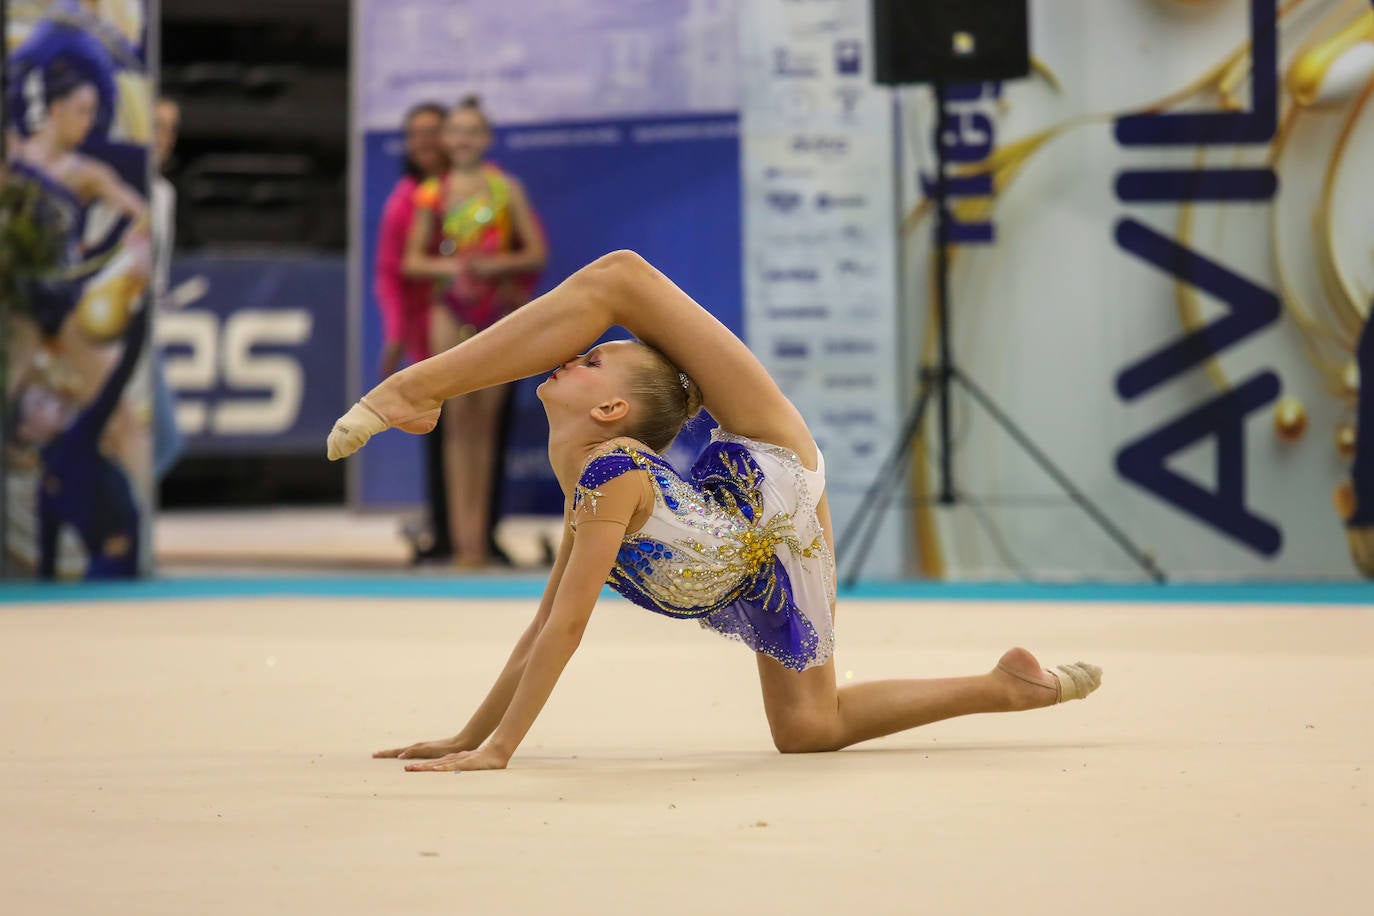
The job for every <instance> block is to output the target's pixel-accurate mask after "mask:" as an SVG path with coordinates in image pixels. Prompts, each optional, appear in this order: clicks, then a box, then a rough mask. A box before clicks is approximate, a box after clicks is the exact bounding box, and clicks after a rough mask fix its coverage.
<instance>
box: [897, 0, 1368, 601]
mask: <svg viewBox="0 0 1374 916" xmlns="http://www.w3.org/2000/svg"><path fill="white" fill-rule="evenodd" d="M1184 2H1189V3H1191V2H1194V0H1184ZM1201 2H1205V0H1201ZM1312 5H1313V0H1288V2H1286V3H1282V4H1280V6H1279V8H1278V10H1277V28H1279V29H1280V30H1282V29H1283V28H1284V27H1285V26H1286V25H1288V24H1289V23H1290V22H1291V17H1292V14H1293V13H1294V12H1296V11H1298V10H1299V9H1301V8H1304V7H1308V8H1310V7H1311V6H1312ZM1252 68H1253V56H1252V48H1251V45H1250V42H1249V41H1245V42H1242V43H1241V44H1240V45H1238V46H1237V47H1236V48H1235V50H1233V51H1232V52H1230V53H1229V54H1227V55H1226V56H1225V57H1224V58H1222V59H1221V60H1220V61H1219V62H1218V63H1216V64H1215V65H1214V66H1212V67H1210V68H1209V69H1208V70H1206V71H1205V72H1204V73H1202V74H1201V75H1200V76H1198V77H1197V78H1196V79H1194V80H1192V81H1191V82H1189V83H1187V84H1186V85H1184V86H1183V87H1181V88H1180V89H1178V90H1176V91H1174V92H1171V93H1169V94H1167V95H1165V96H1163V97H1162V98H1160V99H1157V100H1155V101H1154V102H1152V103H1150V104H1147V105H1145V106H1143V107H1140V108H1133V109H1128V110H1123V111H1117V112H1104V113H1099V114H1084V115H1079V116H1076V117H1073V118H1069V119H1067V120H1065V121H1063V122H1061V123H1060V124H1057V125H1053V126H1050V127H1047V128H1044V129H1042V130H1039V131H1036V132H1034V133H1032V134H1030V135H1029V136H1026V137H1022V138H1020V139H1017V140H1014V141H1012V142H1010V143H1007V144H1005V145H1003V146H999V147H998V148H997V149H995V150H994V151H993V152H992V154H991V155H989V156H988V158H987V159H985V160H984V161H982V162H979V163H973V164H969V165H964V166H959V167H955V168H951V169H950V175H951V177H953V178H971V177H974V176H978V175H985V174H987V175H991V176H992V188H993V190H992V194H991V195H989V196H987V197H981V198H973V197H966V198H960V199H958V200H957V201H955V202H954V203H953V204H952V205H951V212H952V213H953V214H954V216H955V217H956V219H958V221H960V222H983V221H987V220H989V219H991V217H992V215H993V214H994V212H995V211H996V208H997V204H998V202H999V200H1000V198H1002V196H1003V195H1004V194H1005V192H1006V191H1007V189H1008V188H1009V187H1010V186H1011V185H1012V183H1013V182H1014V181H1015V180H1016V178H1017V177H1018V176H1019V175H1020V174H1021V172H1022V171H1023V169H1024V168H1025V166H1026V164H1027V163H1028V162H1030V160H1031V159H1032V158H1033V157H1035V156H1036V155H1037V154H1038V153H1040V152H1041V151H1042V150H1043V149H1044V148H1045V147H1047V146H1048V145H1049V143H1050V142H1051V141H1053V140H1055V139H1057V138H1058V137H1060V136H1062V135H1064V134H1065V133H1067V132H1068V131H1070V130H1073V129H1075V128H1078V127H1083V126H1087V125H1090V124H1101V123H1111V122H1114V121H1115V120H1117V119H1118V118H1120V117H1123V116H1126V115H1129V114H1158V113H1162V112H1165V111H1168V110H1170V109H1173V108H1175V107H1178V106H1180V105H1183V104H1185V103H1188V102H1192V101H1195V100H1197V99H1199V98H1210V99H1211V100H1212V103H1213V105H1214V107H1219V108H1221V109H1223V110H1232V111H1239V110H1244V107H1245V102H1244V101H1243V99H1242V93H1243V90H1244V88H1245V86H1246V85H1247V83H1248V81H1249V78H1250V75H1251V70H1252ZM1280 68H1281V73H1283V75H1284V78H1283V80H1282V81H1281V83H1280V95H1281V98H1280V117H1279V126H1278V130H1277V132H1276V134H1275V136H1274V139H1273V140H1272V141H1271V143H1270V147H1269V150H1268V155H1267V159H1266V161H1267V164H1268V165H1269V166H1270V167H1271V168H1273V169H1274V170H1275V171H1276V172H1277V171H1278V170H1279V169H1280V167H1281V165H1282V160H1283V154H1284V152H1285V150H1286V149H1287V148H1288V147H1289V140H1290V139H1291V138H1292V136H1293V135H1294V133H1295V132H1296V130H1297V127H1298V122H1299V121H1300V119H1301V118H1302V116H1303V114H1304V113H1306V112H1309V111H1316V110H1322V111H1327V112H1332V111H1335V112H1341V113H1342V122H1341V127H1340V132H1339V134H1338V136H1337V138H1336V140H1335V142H1334V143H1333V146H1332V149H1331V153H1330V155H1329V158H1328V160H1327V163H1326V167H1325V170H1324V174H1323V178H1322V186H1321V196H1320V201H1319V203H1318V205H1317V207H1316V209H1315V211H1314V212H1313V213H1312V220H1313V229H1314V232H1313V238H1314V242H1315V244H1316V246H1317V251H1316V252H1315V254H1316V257H1315V258H1314V261H1315V263H1316V265H1317V268H1318V275H1319V280H1320V284H1321V291H1322V296H1321V299H1322V308H1321V309H1319V308H1316V307H1314V306H1313V305H1312V304H1311V303H1310V302H1309V301H1308V300H1307V299H1306V298H1305V297H1304V296H1303V295H1302V293H1300V292H1299V290H1298V288H1297V285H1296V284H1295V283H1294V281H1293V279H1292V277H1291V276H1290V274H1289V272H1288V270H1287V268H1286V267H1285V265H1284V259H1283V257H1282V254H1283V250H1284V249H1283V245H1282V241H1281V238H1280V232H1279V229H1280V219H1279V216H1280V214H1279V208H1278V198H1277V197H1276V198H1275V200H1274V201H1273V202H1272V203H1271V206H1270V208H1269V246H1270V251H1271V254H1272V258H1273V264H1274V272H1275V277H1276V280H1277V285H1278V292H1279V298H1280V300H1281V302H1282V303H1283V307H1284V312H1285V314H1287V315H1289V316H1290V317H1291V318H1292V319H1293V323H1294V326H1295V327H1296V328H1297V330H1298V332H1299V334H1300V336H1301V338H1302V341H1303V352H1304V356H1305V358H1306V359H1307V360H1308V361H1309V363H1310V364H1311V365H1312V366H1313V367H1314V368H1315V369H1316V370H1317V372H1318V373H1319V375H1320V377H1321V378H1322V379H1323V381H1324V385H1325V387H1326V389H1327V390H1328V391H1329V392H1330V393H1331V394H1332V395H1334V396H1336V397H1339V398H1341V399H1342V400H1343V401H1345V402H1347V403H1349V404H1353V403H1354V401H1355V399H1356V397H1357V396H1358V392H1359V379H1358V373H1357V372H1356V371H1355V364H1354V362H1353V353H1354V348H1355V342H1356V340H1357V338H1358V335H1359V333H1360V329H1361V328H1362V327H1363V324H1364V322H1365V321H1368V320H1370V319H1371V315H1370V306H1369V299H1370V292H1371V291H1369V290H1362V289H1358V288H1357V287H1356V284H1355V283H1354V281H1352V280H1351V279H1350V278H1349V276H1348V275H1347V273H1346V271H1345V270H1344V269H1343V267H1342V265H1341V259H1340V257H1339V255H1338V252H1337V249H1336V245H1335V242H1334V235H1335V215H1334V212H1333V211H1334V204H1335V201H1336V196H1335V192H1336V187H1337V184H1338V180H1339V176H1340V172H1341V168H1342V165H1343V163H1344V161H1345V158H1346V154H1347V151H1348V148H1349V146H1350V142H1351V138H1352V137H1353V136H1354V134H1355V128H1356V125H1357V124H1358V123H1359V121H1360V119H1361V117H1362V115H1363V114H1364V112H1365V109H1366V108H1367V107H1368V104H1369V100H1370V97H1371V96H1374V11H1371V10H1370V8H1369V6H1368V4H1367V3H1366V2H1364V0H1340V2H1337V3H1335V4H1333V5H1332V6H1331V7H1330V8H1329V9H1325V10H1322V11H1321V18H1320V20H1319V21H1318V22H1317V23H1316V24H1315V25H1313V26H1312V27H1311V29H1310V30H1309V32H1308V34H1307V35H1306V36H1305V39H1304V40H1303V42H1302V44H1301V45H1300V47H1299V48H1298V50H1297V51H1296V52H1295V53H1294V54H1293V55H1292V57H1291V62H1290V63H1289V64H1288V66H1287V67H1286V68H1285V67H1283V65H1282V64H1280ZM1035 72H1036V73H1037V74H1038V75H1040V76H1042V77H1044V78H1045V79H1046V82H1047V83H1049V84H1050V85H1051V86H1052V87H1053V88H1054V89H1055V91H1056V92H1057V91H1058V90H1059V81H1058V79H1057V78H1056V77H1054V74H1053V72H1052V71H1051V70H1050V68H1049V67H1048V66H1046V65H1044V64H1043V63H1041V62H1037V66H1036V67H1035ZM1005 106H1006V103H1005V101H1003V107H1005ZM1205 159H1206V151H1205V150H1204V149H1201V148H1200V149H1198V151H1197V154H1196V160H1195V161H1196V162H1197V164H1198V165H1199V166H1201V165H1203V164H1204V163H1205ZM932 209H933V201H931V200H930V199H928V198H923V199H922V200H920V201H918V202H917V203H916V204H915V205H914V206H913V207H911V209H910V210H909V211H908V212H907V214H906V216H905V218H904V219H903V221H902V233H903V235H904V236H907V237H910V236H911V235H912V234H913V233H914V232H915V230H916V228H917V227H918V226H919V225H920V224H921V222H922V221H923V220H925V219H926V218H927V217H928V216H930V214H931V211H932ZM1196 209H1197V207H1196V205H1195V204H1193V203H1182V204H1180V207H1179V213H1178V224H1177V231H1178V236H1177V237H1178V240H1179V242H1180V243H1181V244H1184V245H1187V246H1190V247H1191V243H1192V238H1193V235H1194V232H1195V228H1196V225H1195V224H1196V220H1195V212H1196ZM958 252H959V246H957V245H952V246H949V249H948V257H949V262H950V266H951V268H953V266H954V264H955V263H956V259H957V256H958ZM928 283H929V286H930V287H931V289H930V299H931V301H933V300H934V295H935V290H934V283H935V278H934V277H933V275H932V276H930V277H928ZM1174 295H1175V302H1176V307H1177V310H1178V314H1179V321H1180V324H1181V325H1182V327H1183V328H1184V329H1185V330H1187V331H1189V332H1192V331H1197V330H1200V329H1201V328H1203V327H1204V326H1205V325H1206V321H1205V320H1204V319H1203V317H1202V307H1201V302H1200V297H1199V294H1198V292H1197V291H1196V290H1195V289H1194V288H1193V287H1192V286H1190V285H1188V284H1186V283H1184V282H1182V281H1181V280H1179V281H1175V285H1174ZM1324 312H1329V313H1330V317H1329V318H1328V317H1326V316H1325V314H1324ZM937 331H938V318H937V316H936V315H935V314H934V310H928V314H927V316H926V320H925V334H924V342H923V346H922V353H921V363H922V365H930V364H931V363H932V361H933V359H934V355H935V341H936V334H937ZM1204 368H1205V371H1206V372H1207V374H1208V377H1209V378H1210V379H1211V380H1212V382H1213V383H1214V384H1215V385H1216V386H1217V387H1218V388H1219V389H1222V390H1226V389H1228V388H1229V382H1228V380H1227V378H1226V375H1225V373H1224V371H1223V370H1222V368H1221V366H1220V364H1219V363H1218V361H1217V360H1216V359H1215V358H1213V359H1209V360H1207V361H1206V363H1205V364H1204ZM1276 411H1278V412H1276V415H1275V435H1276V437H1278V438H1280V439H1282V440H1284V441H1290V442H1292V441H1297V440H1299V439H1301V438H1302V436H1303V434H1304V433H1305V431H1306V428H1307V411H1306V408H1305V407H1303V406H1302V405H1301V404H1300V403H1298V402H1296V401H1294V402H1290V403H1285V404H1283V405H1280V407H1278V408H1276ZM1353 443H1354V428H1353V426H1352V425H1351V423H1349V422H1343V423H1342V424H1340V425H1339V426H1338V428H1337V429H1336V431H1335V434H1334V436H1333V444H1334V446H1335V451H1336V452H1337V454H1338V455H1339V456H1340V457H1341V458H1342V459H1343V460H1349V456H1350V453H1351V452H1352V451H1353ZM911 484H912V491H913V493H914V494H915V495H916V497H917V499H916V509H915V513H914V515H915V524H916V531H917V535H918V538H919V541H918V543H919V545H920V546H919V561H920V565H921V572H922V573H923V574H924V575H927V576H934V577H941V576H943V575H944V572H945V569H944V567H945V564H944V559H943V550H942V547H941V544H940V538H939V531H938V526H937V525H936V520H935V514H934V510H933V509H932V508H931V506H930V499H929V497H930V494H931V480H930V474H929V471H928V469H927V453H926V449H925V437H922V438H921V439H920V440H918V442H917V448H916V452H915V455H914V460H913V463H912V473H911ZM1337 501H1338V502H1339V497H1338V500H1337Z"/></svg>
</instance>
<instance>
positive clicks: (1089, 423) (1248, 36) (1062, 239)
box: [902, 0, 1374, 579]
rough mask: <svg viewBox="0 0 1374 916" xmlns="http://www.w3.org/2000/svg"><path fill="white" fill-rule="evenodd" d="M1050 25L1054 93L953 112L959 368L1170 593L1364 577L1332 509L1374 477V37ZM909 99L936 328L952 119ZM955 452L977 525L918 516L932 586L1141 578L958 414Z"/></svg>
mask: <svg viewBox="0 0 1374 916" xmlns="http://www.w3.org/2000/svg"><path fill="white" fill-rule="evenodd" d="M1031 23H1032V35H1031V50H1032V54H1033V57H1034V59H1035V60H1036V61H1037V64H1038V66H1037V70H1036V73H1035V75H1033V76H1032V77H1030V78H1027V79H1022V80H1015V81H1009V82H1007V83H1005V84H995V83H988V84H984V85H978V86H964V87H957V91H955V92H954V93H953V95H952V98H951V108H952V111H953V115H954V118H953V129H952V131H951V132H950V135H949V136H947V137H946V140H945V143H946V145H947V147H948V149H949V151H950V153H951V154H952V157H953V158H954V159H955V160H957V161H956V162H955V165H954V167H953V174H954V176H955V177H954V180H953V181H952V191H953V193H954V199H953V203H952V211H953V213H954V215H955V219H956V222H957V224H958V225H957V227H956V232H955V238H956V241H957V242H958V243H959V244H958V245H957V247H956V248H955V250H954V252H955V257H954V266H953V276H952V288H953V320H952V324H951V327H952V330H953V338H954V351H955V354H956V357H957V359H958V361H959V362H960V364H961V366H962V368H963V369H964V370H966V371H967V372H968V374H969V375H970V376H971V377H973V378H974V379H975V380H976V381H977V382H978V383H979V384H980V385H981V386H982V387H983V388H984V389H985V390H986V391H987V392H988V393H989V394H990V395H991V396H992V397H993V398H994V399H995V400H996V401H997V402H998V403H1000V405H1001V406H1002V408H1003V409H1004V410H1005V411H1006V412H1007V413H1008V414H1009V415H1010V416H1011V417H1012V418H1014V419H1015V420H1016V422H1017V423H1019V424H1020V425H1021V426H1023V427H1024V428H1025V430H1026V431H1027V432H1028V433H1029V434H1030V436H1031V437H1032V438H1033V439H1034V440H1035V441H1036V442H1037V443H1039V444H1040V446H1041V447H1042V448H1044V450H1045V451H1046V452H1047V453H1048V454H1049V456H1050V457H1051V458H1052V459H1053V460H1054V461H1056V462H1057V463H1058V464H1060V465H1061V466H1062V467H1063V468H1064V470H1065V471H1066V472H1067V473H1068V475H1069V477H1070V478H1072V479H1073V480H1074V481H1075V482H1076V483H1077V484H1078V485H1079V486H1080V487H1082V489H1083V490H1084V491H1086V493H1087V494H1088V495H1089V496H1090V497H1091V498H1092V499H1094V500H1095V501H1097V502H1098V503H1099V504H1100V505H1101V506H1102V508H1103V509H1104V511H1105V512H1106V513H1107V515H1109V516H1110V517H1111V518H1112V519H1113V520H1114V521H1115V522H1116V523H1117V524H1118V525H1120V527H1121V528H1122V529H1123V530H1124V531H1125V532H1126V534H1128V535H1129V536H1130V537H1131V538H1132V539H1134V540H1135V541H1137V542H1138V543H1139V544H1140V545H1141V546H1142V547H1143V548H1144V549H1146V550H1147V551H1149V552H1150V553H1152V554H1153V555H1154V556H1155V558H1156V559H1157V561H1158V563H1159V565H1160V566H1161V567H1162V568H1163V569H1164V570H1165V572H1166V573H1168V574H1170V575H1171V576H1173V577H1175V578H1181V579H1198V578H1213V577H1218V578H1269V579H1294V578H1300V577H1301V578H1310V577H1332V578H1336V577H1350V576H1352V575H1354V574H1355V567H1354V565H1353V564H1352V562H1351V552H1350V550H1349V549H1348V546H1347V531H1346V528H1345V526H1344V524H1343V522H1342V519H1341V517H1340V515H1338V513H1337V511H1336V508H1335V507H1333V494H1335V493H1336V492H1337V490H1338V489H1339V488H1340V487H1341V486H1342V485H1343V481H1345V480H1346V479H1347V478H1350V477H1352V476H1353V477H1356V478H1357V479H1358V477H1359V474H1360V473H1361V472H1362V473H1363V474H1364V475H1365V477H1366V478H1367V477H1368V475H1370V474H1374V466H1371V464H1374V455H1357V454H1356V448H1355V443H1356V436H1355V428H1356V427H1355V420H1356V417H1357V415H1358V414H1359V413H1360V412H1361V411H1363V412H1364V413H1365V414H1366V415H1368V412H1369V405H1367V404H1366V405H1365V406H1364V407H1363V408H1362V407H1361V406H1360V394H1361V393H1360V390H1359V389H1360V383H1359V379H1360V377H1361V375H1363V376H1364V377H1365V378H1370V377H1374V371H1370V369H1369V368H1368V367H1361V366H1359V365H1358V364H1357V354H1356V342H1357V341H1358V340H1359V335H1360V332H1361V328H1362V326H1363V325H1364V323H1365V322H1366V321H1367V319H1368V315H1369V299H1370V295H1371V292H1372V291H1374V260H1371V259H1370V257H1369V252H1370V249H1371V240H1374V206H1371V201H1374V178H1371V176H1374V120H1371V119H1372V118H1374V113H1372V112H1371V110H1370V109H1371V108H1374V106H1370V105H1369V104H1367V103H1368V102H1369V100H1370V99H1371V97H1374V95H1372V94H1374V12H1371V10H1370V6H1369V4H1368V3H1363V4H1352V3H1342V2H1340V0H1305V2H1299V3H1283V4H1280V3H1278V2H1276V0H1234V2H1232V0H1211V2H1193V3H1181V2H1161V0H1123V2H1119V3H1101V2H1097V0H1054V2H1048V0H1040V2H1033V3H1032V8H1031ZM902 96H903V98H904V100H905V101H906V103H907V104H906V113H905V114H906V116H905V117H904V121H905V123H907V124H908V126H909V127H910V130H909V131H906V132H904V134H905V136H906V138H908V140H909V141H910V142H909V143H908V145H907V147H906V150H905V163H904V166H903V182H904V185H905V186H906V188H907V195H906V204H907V206H908V207H911V208H916V210H917V212H916V213H915V214H914V216H913V219H912V221H911V222H912V227H913V228H912V231H911V233H910V234H909V236H908V247H907V249H906V250H907V253H908V254H907V257H908V258H909V261H908V263H909V264H910V265H911V269H910V270H909V271H908V272H907V278H908V281H909V290H908V295H909V298H910V299H911V300H912V301H913V303H917V304H921V305H922V307H924V303H925V302H927V301H928V293H927V291H928V289H929V283H930V279H931V275H930V262H931V259H930V232H931V216H932V214H931V213H930V212H929V206H928V204H927V203H926V192H925V191H923V190H922V187H921V185H922V183H923V180H928V179H929V178H930V177H931V175H932V171H931V168H932V163H933V159H934V147H933V144H934V142H935V132H934V118H933V105H932V100H931V94H930V91H929V90H928V89H925V88H918V87H911V88H910V89H904V90H903V91H902ZM994 189H995V190H994ZM920 345H921V346H923V347H929V346H930V342H929V341H928V340H926V341H921V342H920ZM1367 350H1368V348H1367ZM1362 368H1363V369H1365V371H1364V372H1363V373H1361V371H1360V369H1362ZM1369 396H1370V397H1374V392H1371V394H1370V395H1369ZM954 425H955V441H954V447H955V449H956V451H955V467H956V473H957V475H958V477H957V483H958V488H959V490H960V491H961V492H962V493H964V494H966V495H968V496H969V497H971V500H972V501H971V502H968V503H964V504H961V506H960V507H959V508H957V509H953V510H946V509H939V508H930V509H923V510H919V511H918V512H917V513H916V522H917V525H918V527H919V530H921V531H922V532H925V533H926V535H927V536H926V537H924V538H921V539H920V543H919V545H918V546H919V548H920V549H919V556H920V558H921V562H922V567H923V571H924V572H925V573H926V574H928V575H933V576H948V577H951V578H985V577H1004V576H1012V575H1017V574H1021V575H1031V576H1042V577H1043V576H1064V577H1073V578H1077V577H1082V576H1084V575H1089V576H1100V577H1110V578H1135V577H1138V576H1140V571H1139V570H1138V568H1137V567H1136V565H1135V564H1134V563H1133V562H1132V560H1131V559H1130V558H1129V557H1128V556H1127V554H1126V553H1125V552H1123V551H1122V550H1121V549H1120V548H1118V547H1117V546H1116V545H1115V544H1113V543H1112V542H1111V541H1110V540H1109V539H1108V538H1107V536H1106V535H1104V534H1103V533H1102V531H1101V530H1100V529H1099V528H1097V527H1096V526H1095V525H1094V524H1093V522H1092V521H1091V520H1090V519H1089V517H1088V516H1087V515H1086V514H1085V513H1084V512H1082V511H1081V510H1080V509H1079V508H1078V507H1077V506H1075V505H1074V504H1073V503H1072V502H1070V501H1069V500H1068V499H1067V498H1065V497H1064V496H1063V495H1062V493H1061V492H1060V491H1059V490H1058V489H1057V488H1056V487H1055V485H1054V484H1053V483H1052V481H1051V480H1050V479H1049V478H1048V477H1047V476H1046V475H1045V474H1044V473H1043V472H1042V471H1040V470H1039V469H1038V468H1037V467H1036V466H1035V465H1034V464H1033V463H1032V462H1031V460H1030V459H1029V458H1028V457H1027V456H1026V455H1025V453H1024V452H1022V451H1021V450H1020V449H1018V448H1017V447H1016V446H1015V445H1014V444H1013V443H1012V441H1011V440H1010V439H1009V438H1008V437H1007V435H1006V434H1005V433H1004V432H1003V431H1002V430H1000V429H999V428H998V427H997V426H996V425H995V424H994V423H993V422H991V420H990V419H989V418H988V416H987V415H986V413H984V412H983V411H982V410H981V409H979V408H978V407H977V406H976V405H974V404H973V402H972V401H971V400H970V399H969V398H968V397H967V396H964V395H962V394H960V395H958V396H956V398H955V424H954ZM934 429H935V427H934V423H933V417H932V418H931V423H930V424H929V425H928V431H929V432H932V433H933V432H934ZM928 457H929V458H930V459H933V457H934V455H933V453H932V454H931V455H930V456H928ZM1361 469H1362V471H1361ZM918 472H919V473H918V474H917V475H916V476H915V484H914V488H915V490H916V495H917V496H920V495H923V494H927V493H932V492H935V491H936V490H937V488H938V476H937V474H936V472H935V470H934V468H933V467H929V466H925V465H923V466H922V467H920V468H918Z"/></svg>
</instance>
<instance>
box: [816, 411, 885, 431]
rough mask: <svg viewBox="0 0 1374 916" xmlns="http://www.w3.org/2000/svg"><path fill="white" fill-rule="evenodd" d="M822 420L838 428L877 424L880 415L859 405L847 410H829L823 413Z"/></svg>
mask: <svg viewBox="0 0 1374 916" xmlns="http://www.w3.org/2000/svg"><path fill="white" fill-rule="evenodd" d="M821 422H822V423H824V424H825V425H827V426H833V427H835V428H837V429H845V428H847V427H851V426H875V425H877V423H878V415H877V414H876V413H874V412H873V411H871V410H866V409H863V408H857V407H855V408H849V409H846V410H827V411H825V412H823V413H822V414H821Z"/></svg>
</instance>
